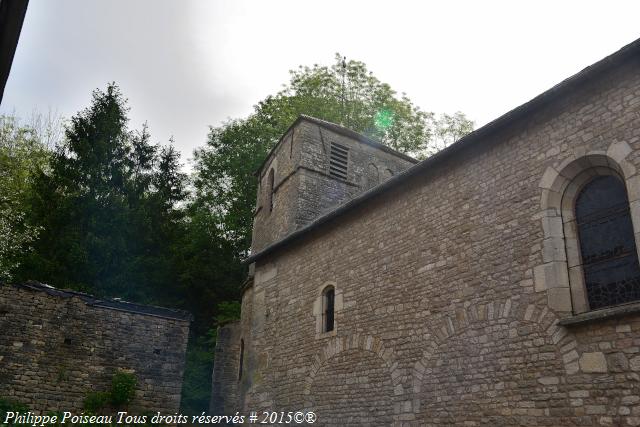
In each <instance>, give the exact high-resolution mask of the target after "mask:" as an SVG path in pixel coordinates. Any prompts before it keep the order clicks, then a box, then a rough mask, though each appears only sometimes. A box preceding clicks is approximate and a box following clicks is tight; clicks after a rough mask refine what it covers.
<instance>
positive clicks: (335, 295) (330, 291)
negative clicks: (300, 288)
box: [313, 282, 343, 337]
mask: <svg viewBox="0 0 640 427" xmlns="http://www.w3.org/2000/svg"><path fill="white" fill-rule="evenodd" d="M342 309H343V300H342V292H341V291H340V290H339V289H338V288H337V287H336V283H335V282H325V283H324V284H323V285H322V286H321V287H320V292H319V293H318V297H317V298H316V300H315V301H314V304H313V314H314V317H315V319H316V337H322V336H327V335H335V333H336V329H337V322H336V314H337V313H338V312H340V311H342Z"/></svg>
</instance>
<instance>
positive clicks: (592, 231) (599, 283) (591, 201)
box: [576, 176, 640, 310]
mask: <svg viewBox="0 0 640 427" xmlns="http://www.w3.org/2000/svg"><path fill="white" fill-rule="evenodd" d="M576 221H577V224H578V234H579V239H580V251H581V254H582V264H583V272H584V278H585V284H586V289H587V295H588V300H589V307H590V308H591V309H592V310H593V309H597V308H602V307H607V306H611V305H617V304H623V303H626V302H631V301H636V300H640V266H639V265H638V257H637V254H636V245H635V240H634V235H633V225H632V223H631V217H630V215H629V203H628V201H627V195H626V192H625V189H624V184H623V183H622V182H621V181H620V180H619V179H618V178H616V177H615V176H602V177H597V178H595V179H594V180H592V181H591V182H590V183H589V184H587V185H586V186H585V187H584V189H583V190H582V191H581V192H580V194H579V196H578V199H577V200H576Z"/></svg>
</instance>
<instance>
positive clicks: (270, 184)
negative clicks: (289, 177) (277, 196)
mask: <svg viewBox="0 0 640 427" xmlns="http://www.w3.org/2000/svg"><path fill="white" fill-rule="evenodd" d="M274 179H275V176H274V172H273V169H271V170H269V176H268V177H267V206H268V208H269V212H271V211H273V185H274Z"/></svg>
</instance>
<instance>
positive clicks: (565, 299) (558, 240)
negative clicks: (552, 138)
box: [534, 142, 640, 315]
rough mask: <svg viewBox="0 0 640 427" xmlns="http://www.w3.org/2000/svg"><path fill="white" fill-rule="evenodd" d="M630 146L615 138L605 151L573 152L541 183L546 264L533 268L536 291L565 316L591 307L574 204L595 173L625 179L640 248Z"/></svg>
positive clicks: (637, 184) (639, 184) (639, 187)
mask: <svg viewBox="0 0 640 427" xmlns="http://www.w3.org/2000/svg"><path fill="white" fill-rule="evenodd" d="M632 151H633V150H632V149H631V147H630V146H629V144H627V143H626V142H615V143H613V144H611V146H609V148H608V150H607V151H606V152H605V151H590V152H583V153H574V155H573V156H571V157H569V158H567V159H565V160H564V161H563V162H562V163H560V164H559V165H558V166H555V167H548V168H547V170H546V171H545V173H544V175H543V176H542V180H541V181H540V185H539V186H540V188H542V197H541V204H540V208H541V210H540V212H539V217H540V219H541V221H542V229H543V234H544V236H543V242H542V261H543V264H541V265H538V266H536V267H535V268H534V282H535V290H536V292H546V293H547V301H548V304H549V307H550V308H551V309H553V310H555V311H557V312H559V313H565V314H566V315H570V314H571V313H573V314H579V313H584V312H586V311H588V310H589V308H588V304H587V298H586V297H587V296H586V293H585V289H584V278H583V274H582V267H581V259H580V258H581V256H580V249H579V246H578V238H577V228H576V224H575V214H574V206H575V200H576V197H577V196H578V193H579V191H580V189H581V188H582V187H583V186H584V185H585V184H586V183H587V182H589V181H590V180H591V179H592V178H593V177H594V176H597V175H617V176H618V177H619V178H621V179H622V181H623V182H624V183H625V187H626V189H627V196H628V199H629V208H630V214H631V220H632V223H633V229H634V233H635V240H636V246H637V247H640V176H638V175H637V174H636V168H635V167H634V166H633V165H632V164H631V163H630V161H629V155H630V154H631V153H632Z"/></svg>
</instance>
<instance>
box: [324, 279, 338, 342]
mask: <svg viewBox="0 0 640 427" xmlns="http://www.w3.org/2000/svg"><path fill="white" fill-rule="evenodd" d="M335 299H336V290H335V288H334V287H333V286H327V287H326V288H325V290H324V291H323V292H322V332H331V331H333V327H334V317H335V316H334V315H335Z"/></svg>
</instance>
